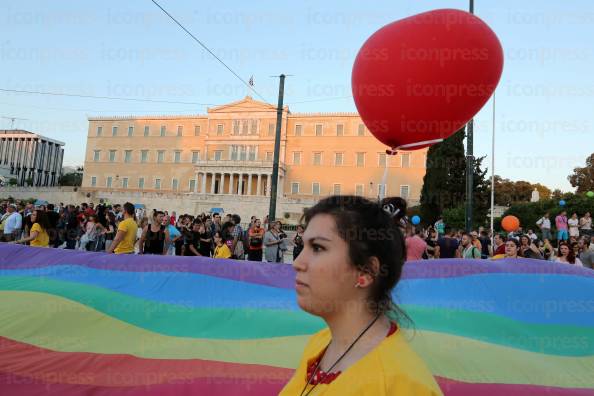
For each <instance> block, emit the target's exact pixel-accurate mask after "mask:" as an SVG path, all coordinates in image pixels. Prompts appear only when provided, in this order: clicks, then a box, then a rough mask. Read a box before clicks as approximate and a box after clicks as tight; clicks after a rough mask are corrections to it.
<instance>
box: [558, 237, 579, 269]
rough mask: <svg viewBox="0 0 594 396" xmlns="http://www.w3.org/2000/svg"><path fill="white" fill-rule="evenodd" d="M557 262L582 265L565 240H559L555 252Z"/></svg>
mask: <svg viewBox="0 0 594 396" xmlns="http://www.w3.org/2000/svg"><path fill="white" fill-rule="evenodd" d="M555 261H556V262H557V263H565V264H572V265H575V266H577V267H583V266H584V265H583V264H582V262H581V260H580V259H579V258H577V257H575V253H574V252H573V249H572V248H571V247H570V246H569V244H568V243H567V242H565V241H561V242H559V249H558V252H557V259H556V260H555Z"/></svg>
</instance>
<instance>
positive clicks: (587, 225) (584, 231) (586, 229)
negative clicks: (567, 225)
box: [580, 212, 592, 237]
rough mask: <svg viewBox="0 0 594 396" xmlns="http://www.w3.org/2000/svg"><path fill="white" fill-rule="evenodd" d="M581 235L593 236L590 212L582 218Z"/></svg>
mask: <svg viewBox="0 0 594 396" xmlns="http://www.w3.org/2000/svg"><path fill="white" fill-rule="evenodd" d="M580 235H581V236H584V235H586V236H588V237H590V236H592V217H591V216H590V212H586V214H584V217H582V218H581V219H580Z"/></svg>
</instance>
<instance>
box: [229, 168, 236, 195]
mask: <svg viewBox="0 0 594 396" xmlns="http://www.w3.org/2000/svg"><path fill="white" fill-rule="evenodd" d="M234 175H235V173H233V172H231V173H229V195H233V194H235V191H233V176H234Z"/></svg>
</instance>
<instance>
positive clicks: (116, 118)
mask: <svg viewBox="0 0 594 396" xmlns="http://www.w3.org/2000/svg"><path fill="white" fill-rule="evenodd" d="M207 118H208V116H207V115H205V114H183V115H179V114H178V115H125V116H89V117H87V120H89V121H125V120H130V121H136V120H196V119H207Z"/></svg>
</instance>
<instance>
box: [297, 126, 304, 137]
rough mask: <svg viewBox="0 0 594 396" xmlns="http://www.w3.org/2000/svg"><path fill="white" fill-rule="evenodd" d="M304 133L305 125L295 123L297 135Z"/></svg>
mask: <svg viewBox="0 0 594 396" xmlns="http://www.w3.org/2000/svg"><path fill="white" fill-rule="evenodd" d="M302 134H303V125H299V124H297V125H295V136H301V135H302Z"/></svg>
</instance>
